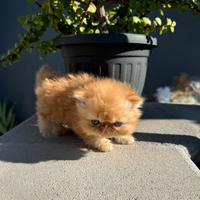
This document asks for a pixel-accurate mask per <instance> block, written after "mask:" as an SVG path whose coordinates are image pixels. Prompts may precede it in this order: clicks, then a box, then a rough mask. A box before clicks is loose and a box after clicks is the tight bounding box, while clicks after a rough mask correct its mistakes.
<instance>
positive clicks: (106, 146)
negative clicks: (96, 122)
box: [95, 138, 113, 152]
mask: <svg viewBox="0 0 200 200" xmlns="http://www.w3.org/2000/svg"><path fill="white" fill-rule="evenodd" d="M95 146H96V148H97V149H98V150H99V151H102V152H109V151H111V150H112V148H113V145H112V143H111V142H110V140H108V139H105V138H104V139H101V140H99V141H96V144H95Z"/></svg>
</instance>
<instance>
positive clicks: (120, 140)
mask: <svg viewBox="0 0 200 200" xmlns="http://www.w3.org/2000/svg"><path fill="white" fill-rule="evenodd" d="M114 141H115V142H116V143H117V144H127V145H128V144H133V143H134V141H135V140H134V138H133V136H130V135H128V136H119V137H115V138H114Z"/></svg>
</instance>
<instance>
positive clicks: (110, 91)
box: [35, 66, 143, 152]
mask: <svg viewBox="0 0 200 200" xmlns="http://www.w3.org/2000/svg"><path fill="white" fill-rule="evenodd" d="M35 93H36V96H37V117H38V125H39V129H40V133H41V134H42V135H43V136H58V135H62V134H65V133H66V128H65V127H66V125H67V126H68V127H69V128H70V129H72V130H73V131H74V132H75V133H76V134H77V135H78V136H79V137H80V138H82V139H83V141H84V142H85V143H86V144H87V145H89V146H91V147H93V148H96V149H98V150H99V151H104V152H106V151H110V150H111V149H112V143H111V140H110V139H114V140H115V142H116V143H119V144H132V143H133V142H134V139H133V137H132V134H133V132H134V130H135V127H136V124H137V122H138V120H139V118H140V116H141V111H140V110H139V107H140V106H141V105H142V103H143V98H142V97H140V96H138V95H137V94H136V92H135V91H134V90H133V89H132V88H131V87H130V86H129V85H127V84H124V83H121V82H119V81H115V80H111V79H108V78H96V77H94V76H92V75H89V74H86V73H84V74H77V75H66V76H62V75H59V74H57V73H55V72H52V71H50V70H49V69H48V67H47V66H43V67H42V68H41V69H40V70H39V71H38V73H37V77H36V87H35Z"/></svg>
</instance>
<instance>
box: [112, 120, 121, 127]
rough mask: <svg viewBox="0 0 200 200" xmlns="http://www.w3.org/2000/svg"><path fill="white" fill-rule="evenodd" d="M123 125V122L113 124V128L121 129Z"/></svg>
mask: <svg viewBox="0 0 200 200" xmlns="http://www.w3.org/2000/svg"><path fill="white" fill-rule="evenodd" d="M122 125H123V123H122V122H118V121H117V122H115V123H113V126H115V127H120V126H122Z"/></svg>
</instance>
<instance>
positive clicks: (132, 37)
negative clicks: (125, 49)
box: [55, 33, 158, 48]
mask: <svg viewBox="0 0 200 200" xmlns="http://www.w3.org/2000/svg"><path fill="white" fill-rule="evenodd" d="M100 43H101V44H102V43H111V44H122V43H125V44H126V43H127V44H138V45H144V46H147V47H148V48H153V47H156V46H157V45H158V44H157V39H156V38H155V37H151V36H146V35H143V34H135V33H109V34H80V35H66V36H64V37H62V38H58V39H56V40H55V45H56V47H58V48H59V47H62V46H66V45H80V44H100Z"/></svg>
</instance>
